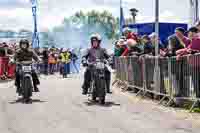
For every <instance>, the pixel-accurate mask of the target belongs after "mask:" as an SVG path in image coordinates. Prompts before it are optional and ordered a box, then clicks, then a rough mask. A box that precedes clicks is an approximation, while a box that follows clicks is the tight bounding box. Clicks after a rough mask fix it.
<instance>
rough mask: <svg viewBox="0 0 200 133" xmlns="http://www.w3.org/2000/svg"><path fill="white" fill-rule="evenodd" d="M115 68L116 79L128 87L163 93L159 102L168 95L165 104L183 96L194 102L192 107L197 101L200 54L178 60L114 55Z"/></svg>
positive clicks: (157, 93) (199, 92)
mask: <svg viewBox="0 0 200 133" xmlns="http://www.w3.org/2000/svg"><path fill="white" fill-rule="evenodd" d="M156 61H157V63H156ZM156 64H157V65H158V66H156ZM115 68H116V78H117V80H119V81H121V82H127V83H128V86H129V87H133V88H137V89H139V90H140V92H144V93H147V92H150V93H153V94H155V95H158V96H163V97H162V99H161V101H160V102H162V101H163V100H164V99H165V98H168V99H169V101H168V103H167V105H169V104H170V103H171V102H172V101H175V100H177V99H184V100H191V101H194V104H193V106H192V108H193V107H194V106H195V104H196V103H197V102H199V100H200V54H196V55H187V56H183V57H181V58H180V59H177V57H170V58H168V57H166V58H165V57H157V58H156V57H154V56H140V57H138V56H131V57H118V58H115ZM156 76H158V78H157V79H156ZM158 79H159V80H158ZM192 108H191V109H192Z"/></svg>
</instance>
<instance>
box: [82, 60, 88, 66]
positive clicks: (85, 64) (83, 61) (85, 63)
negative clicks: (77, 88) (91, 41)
mask: <svg viewBox="0 0 200 133" xmlns="http://www.w3.org/2000/svg"><path fill="white" fill-rule="evenodd" d="M82 64H83V67H86V66H87V60H86V59H83V60H82Z"/></svg>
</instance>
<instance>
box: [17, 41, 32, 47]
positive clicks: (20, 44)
mask: <svg viewBox="0 0 200 133" xmlns="http://www.w3.org/2000/svg"><path fill="white" fill-rule="evenodd" d="M23 44H26V46H27V48H29V46H30V44H29V41H28V40H26V39H22V40H20V42H19V46H20V48H22V45H23Z"/></svg>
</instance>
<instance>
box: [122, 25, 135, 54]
mask: <svg viewBox="0 0 200 133" xmlns="http://www.w3.org/2000/svg"><path fill="white" fill-rule="evenodd" d="M123 35H124V36H125V37H126V40H129V41H130V40H131V39H132V40H133V41H136V42H138V37H137V35H136V34H134V33H133V32H132V31H131V29H129V28H125V29H124V31H123ZM128 53H129V48H128V47H126V48H125V50H124V52H123V53H122V55H121V56H127V55H128Z"/></svg>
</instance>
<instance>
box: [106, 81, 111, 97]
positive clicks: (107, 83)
mask: <svg viewBox="0 0 200 133" xmlns="http://www.w3.org/2000/svg"><path fill="white" fill-rule="evenodd" d="M106 89H107V93H109V94H112V92H111V90H110V80H106Z"/></svg>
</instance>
